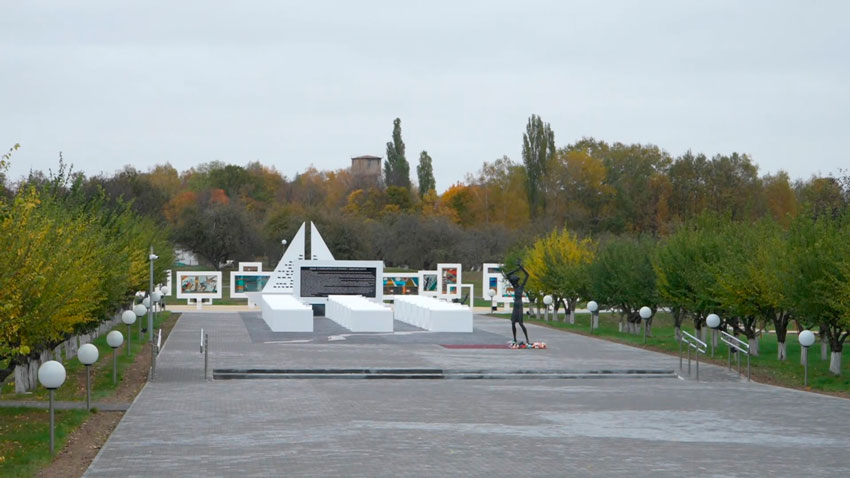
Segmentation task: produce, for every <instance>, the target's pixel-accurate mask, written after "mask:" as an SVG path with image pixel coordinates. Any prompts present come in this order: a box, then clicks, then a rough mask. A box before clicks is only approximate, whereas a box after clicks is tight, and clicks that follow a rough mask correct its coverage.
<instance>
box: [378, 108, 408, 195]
mask: <svg viewBox="0 0 850 478" xmlns="http://www.w3.org/2000/svg"><path fill="white" fill-rule="evenodd" d="M384 180H385V181H386V184H387V186H398V187H402V188H407V189H408V190H410V165H409V164H408V163H407V159H406V158H405V157H404V141H402V139H401V119H400V118H396V119H395V121H393V140H392V141H391V142H388V143H387V159H386V160H385V161H384Z"/></svg>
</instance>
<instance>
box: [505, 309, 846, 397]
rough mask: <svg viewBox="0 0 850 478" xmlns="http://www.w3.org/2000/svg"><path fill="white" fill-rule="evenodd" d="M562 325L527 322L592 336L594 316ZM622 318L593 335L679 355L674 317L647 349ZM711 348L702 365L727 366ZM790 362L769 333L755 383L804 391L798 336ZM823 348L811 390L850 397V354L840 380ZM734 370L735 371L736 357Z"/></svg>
mask: <svg viewBox="0 0 850 478" xmlns="http://www.w3.org/2000/svg"><path fill="white" fill-rule="evenodd" d="M495 317H505V318H509V317H510V315H509V314H496V315H495ZM560 320H561V321H559V322H554V321H550V322H548V323H547V322H545V321H543V320H536V319H532V318H530V317H528V316H526V322H528V323H533V324H539V325H548V326H550V327H554V328H558V329H564V330H567V331H570V332H573V333H578V334H583V335H589V334H590V314H576V323H575V324H574V325H570V324H567V323H564V322H563V315H561V316H560ZM618 320H619V318H618V316H616V315H613V314H608V313H603V314H600V316H599V328H598V329H595V330H594V332H593V335H594V336H597V337H600V338H604V339H607V340H611V341H614V342H619V343H623V344H627V345H632V346H635V347H642V348H647V349H651V350H656V351H660V352H667V353H671V354H675V355H678V354H679V343H678V342H677V341H676V339H675V338H674V328H673V319H672V317H671V316H670V314H668V313H665V312H659V313H658V314H656V316H655V318H654V319H653V325H652V329H651V330H652V336H651V337H647V340H646V345H644V344H643V333H642V332H643V331H641V333H640V334H638V335H630V334H627V333H625V332H619V330H618V325H617V324H618ZM683 325H684V327H683V329H684V330H685V331H686V332H688V333H691V334H694V335H695V333H694V329H693V323H692V322H690V321H685V323H684V324H683ZM710 347H711V345H710V343H709V351H708V354H707V355H708V356H707V357H706V356H703V357H700V361H703V360H704V361H706V362H710V363H714V364H717V365H723V366H725V365H726V363H727V357H728V351H727V348H726V345H725V344H724V343H722V342H718V347H717V349H716V350H715V358H714V359H712V358H711V348H710ZM786 349H787V354H788V358H787V359H786V360H785V361H779V360H777V358H776V353H777V350H778V344H777V342H776V335H775V334H772V333H766V334H764V335H762V336H761V338H760V339H759V356H758V357H750V364H751V370H752V377H753V379H755V380H758V381H761V382H766V383H771V384H775V385H780V386H783V387H789V388H799V389H802V388H803V366H802V365H800V344H799V343H798V342H797V336H796V335H795V334H788V340H787V342H786ZM820 357H821V355H820V344H819V343H817V342H816V343H815V345H814V346H812V347H810V350H809V390H814V391H821V392H827V393H833V394H838V395H842V396H845V397H846V396H850V353H848V352H845V353H844V354H843V357H842V371H843V373H844V375H842V376H840V377H836V376H834V375H832V374H830V373H829V360H828V359H827V360H821V358H820ZM732 360H733V369H734V368H735V357H733V358H732ZM741 368H742V372H743V373H746V371H745V370H746V357H743V358H742V362H741Z"/></svg>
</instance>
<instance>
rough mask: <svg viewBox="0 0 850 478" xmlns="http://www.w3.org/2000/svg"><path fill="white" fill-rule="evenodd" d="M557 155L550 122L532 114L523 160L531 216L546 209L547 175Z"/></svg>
mask: <svg viewBox="0 0 850 478" xmlns="http://www.w3.org/2000/svg"><path fill="white" fill-rule="evenodd" d="M554 155H555V133H554V132H553V131H552V127H551V126H549V123H543V120H542V119H540V117H539V116H537V115H531V117H530V118H529V119H528V124H527V125H526V126H525V133H523V135H522V162H523V164H524V165H525V174H526V186H525V187H526V194H527V196H528V205H529V210H530V212H531V217H538V216H540V215H541V214H542V213H543V211H544V210H545V209H546V202H545V201H546V191H545V181H544V180H545V177H546V173H547V168H548V165H549V163H550V161H551V159H552V157H553V156H554Z"/></svg>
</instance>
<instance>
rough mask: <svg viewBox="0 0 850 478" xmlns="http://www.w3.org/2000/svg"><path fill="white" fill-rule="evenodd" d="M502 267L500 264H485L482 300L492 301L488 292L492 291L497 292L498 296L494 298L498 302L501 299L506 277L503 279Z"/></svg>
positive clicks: (482, 278) (482, 277) (482, 274)
mask: <svg viewBox="0 0 850 478" xmlns="http://www.w3.org/2000/svg"><path fill="white" fill-rule="evenodd" d="M502 267H503V264H499V263H498V262H485V263H484V264H483V265H482V268H481V298H482V299H484V300H490V296H489V295H488V292H489V291H490V289H493V290H494V291H496V295H495V296H493V298H494V299H495V300H496V301H497V302H498V300H499V297H500V296H501V295H502V293H501V290H502V289H501V288H502V287H504V284H502V282H504V277H502Z"/></svg>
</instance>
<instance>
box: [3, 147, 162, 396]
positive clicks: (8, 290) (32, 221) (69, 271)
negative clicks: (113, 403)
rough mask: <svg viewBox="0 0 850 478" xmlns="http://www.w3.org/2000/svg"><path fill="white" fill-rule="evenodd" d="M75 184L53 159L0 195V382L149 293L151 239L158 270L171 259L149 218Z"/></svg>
mask: <svg viewBox="0 0 850 478" xmlns="http://www.w3.org/2000/svg"><path fill="white" fill-rule="evenodd" d="M13 149H14V148H13ZM11 153H12V151H10V152H9V153H7V154H4V155H3V157H2V162H0V172H5V170H6V168H7V166H8V161H9V160H10V158H11ZM81 186H82V183H81V178H80V177H79V176H74V175H71V174H69V173H68V170H67V169H66V168H65V166H64V165H62V164H61V162H60V167H59V170H58V172H57V173H56V174H53V175H50V176H49V177H46V178H44V181H41V182H38V183H37V184H36V183H31V184H24V185H20V186H19V187H18V188H17V190H16V191H15V192H14V193H10V192H8V191H6V194H4V195H3V196H0V245H2V247H0V264H3V267H0V382H2V380H3V379H5V378H6V377H7V376H8V375H9V374H10V373H12V372H13V371H14V368H15V366H16V365H18V364H20V363H24V361H25V360H26V359H28V358H30V357H37V356H38V355H39V353H40V352H41V351H43V350H52V349H54V348H55V347H56V346H58V345H59V344H61V343H62V342H64V341H65V340H67V339H68V338H69V337H71V336H73V335H75V334H80V333H86V332H88V331H89V330H92V329H94V328H96V327H97V326H98V325H99V324H100V323H101V322H102V321H104V320H107V319H109V318H111V316H112V315H113V314H114V313H115V312H116V311H117V310H119V309H120V308H122V307H126V306H127V305H128V304H130V303H132V300H133V295H134V293H135V292H136V291H138V290H147V289H148V281H149V274H150V272H149V262H148V250H149V248H150V247H151V246H153V247H154V249H155V250H156V251H157V254H159V256H160V259H159V260H158V261H157V262H156V263H155V264H156V270H155V273H156V274H157V276H158V277H162V274H163V272H164V269H167V268H169V267H170V265H171V264H173V262H174V254H173V245H172V244H171V242H170V240H169V238H168V235H167V232H166V231H165V230H164V229H163V228H162V227H160V226H159V225H158V224H157V223H156V221H155V220H153V219H151V218H150V217H147V216H144V215H141V214H139V213H138V212H135V211H133V210H132V207H131V204H129V203H126V202H121V201H112V200H110V199H109V198H108V197H107V196H106V194H105V193H103V194H100V195H90V194H84V193H83V191H82V189H81Z"/></svg>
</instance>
